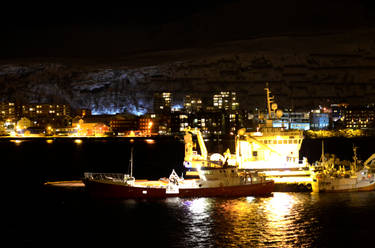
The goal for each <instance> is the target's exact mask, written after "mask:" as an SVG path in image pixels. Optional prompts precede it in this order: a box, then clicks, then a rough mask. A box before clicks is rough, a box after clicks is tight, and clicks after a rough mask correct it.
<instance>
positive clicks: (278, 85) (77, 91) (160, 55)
mask: <svg viewBox="0 0 375 248" xmlns="http://www.w3.org/2000/svg"><path fill="white" fill-rule="evenodd" d="M374 41H375V30H372V29H365V30H356V31H351V32H332V33H321V34H314V35H310V34H299V35H295V34H284V35H279V36H276V37H254V38H253V39H251V40H245V41H237V42H228V43H221V44H216V45H215V46H211V47H206V48H195V49H185V50H174V51H161V52H154V53H144V54H137V55H133V56H129V57H122V58H116V59H115V60H111V61H108V60H106V61H104V62H103V60H102V61H101V62H100V63H94V62H90V63H86V62H79V63H77V62H76V61H75V62H74V63H73V62H71V61H69V60H61V59H54V60H50V61H48V60H46V59H44V60H43V61H42V60H40V61H38V60H36V59H34V60H33V61H27V62H25V61H21V62H20V61H2V62H1V65H0V85H1V87H0V96H1V100H2V101H20V102H40V103H46V102H55V103H68V104H70V105H71V106H72V107H73V108H91V109H92V110H93V111H94V112H97V113H113V112H121V111H129V112H133V113H142V112H145V111H147V110H151V109H152V95H153V92H155V91H171V92H174V96H175V103H182V99H183V96H184V95H185V94H191V93H194V94H197V95H200V96H202V98H205V99H207V101H209V100H210V99H211V95H212V94H213V93H214V92H216V91H222V90H231V91H237V92H239V98H240V105H241V107H243V108H251V107H254V106H260V107H263V106H264V89H263V88H264V86H265V82H269V83H270V87H271V91H272V92H273V94H274V95H276V99H277V100H278V102H279V105H280V106H281V107H294V108H296V109H303V108H311V107H316V106H317V105H319V104H329V103H333V102H342V101H345V102H349V103H351V104H360V103H362V104H364V103H371V102H375V46H374V45H375V43H374Z"/></svg>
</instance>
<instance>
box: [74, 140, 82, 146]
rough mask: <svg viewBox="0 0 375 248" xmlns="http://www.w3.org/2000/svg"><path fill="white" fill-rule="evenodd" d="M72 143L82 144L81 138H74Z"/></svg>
mask: <svg viewBox="0 0 375 248" xmlns="http://www.w3.org/2000/svg"><path fill="white" fill-rule="evenodd" d="M74 143H76V144H77V145H80V144H82V140H81V139H75V140H74Z"/></svg>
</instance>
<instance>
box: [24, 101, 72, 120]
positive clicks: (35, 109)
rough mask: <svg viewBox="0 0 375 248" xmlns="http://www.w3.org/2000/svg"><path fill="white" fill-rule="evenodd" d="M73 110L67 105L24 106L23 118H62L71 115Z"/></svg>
mask: <svg viewBox="0 0 375 248" xmlns="http://www.w3.org/2000/svg"><path fill="white" fill-rule="evenodd" d="M70 112H71V109H70V106H69V105H66V104H34V103H32V104H24V105H22V107H21V113H20V115H21V116H25V117H28V118H38V117H61V116H67V115H70Z"/></svg>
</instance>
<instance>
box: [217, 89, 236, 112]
mask: <svg viewBox="0 0 375 248" xmlns="http://www.w3.org/2000/svg"><path fill="white" fill-rule="evenodd" d="M213 107H214V108H215V109H223V110H226V111H228V110H239V107H240V106H239V102H238V99H237V94H236V92H229V91H221V92H220V93H218V94H215V95H214V96H213Z"/></svg>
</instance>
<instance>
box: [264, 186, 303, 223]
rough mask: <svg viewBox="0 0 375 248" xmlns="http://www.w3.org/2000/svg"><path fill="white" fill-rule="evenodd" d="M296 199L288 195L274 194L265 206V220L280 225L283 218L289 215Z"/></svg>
mask: <svg viewBox="0 0 375 248" xmlns="http://www.w3.org/2000/svg"><path fill="white" fill-rule="evenodd" d="M296 203H297V202H296V199H295V197H294V196H293V195H291V194H288V193H278V192H274V193H273V197H272V198H270V199H269V201H268V204H267V205H266V213H267V218H268V219H269V220H270V221H271V223H272V222H274V223H276V224H280V223H281V222H282V220H283V219H284V218H285V216H287V215H289V214H290V212H291V210H292V208H293V206H294V205H295V204H296Z"/></svg>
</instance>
